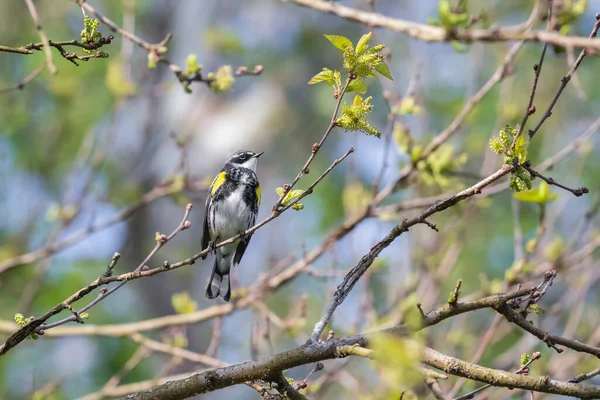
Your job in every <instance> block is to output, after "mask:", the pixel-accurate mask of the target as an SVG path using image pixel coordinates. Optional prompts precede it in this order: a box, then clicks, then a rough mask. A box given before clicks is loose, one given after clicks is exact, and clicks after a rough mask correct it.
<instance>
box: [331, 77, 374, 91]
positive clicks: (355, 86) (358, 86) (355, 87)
mask: <svg viewBox="0 0 600 400" xmlns="http://www.w3.org/2000/svg"><path fill="white" fill-rule="evenodd" d="M332 86H333V85H332ZM350 92H358V93H361V94H365V93H367V85H366V83H365V82H364V81H363V80H362V79H360V78H356V79H354V80H353V81H352V82H351V83H350V85H348V89H346V93H350Z"/></svg>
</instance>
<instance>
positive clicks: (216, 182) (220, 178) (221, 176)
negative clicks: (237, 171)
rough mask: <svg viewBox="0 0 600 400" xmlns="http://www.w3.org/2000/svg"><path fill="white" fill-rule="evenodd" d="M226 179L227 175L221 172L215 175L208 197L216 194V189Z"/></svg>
mask: <svg viewBox="0 0 600 400" xmlns="http://www.w3.org/2000/svg"><path fill="white" fill-rule="evenodd" d="M226 178H227V173H226V172H225V171H223V172H221V173H220V174H219V175H217V177H216V178H215V180H214V181H213V183H212V185H210V186H211V189H210V195H211V196H214V195H215V193H216V192H217V189H219V188H220V187H221V185H222V184H223V183H224V182H225V179H226Z"/></svg>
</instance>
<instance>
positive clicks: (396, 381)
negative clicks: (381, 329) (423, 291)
mask: <svg viewBox="0 0 600 400" xmlns="http://www.w3.org/2000/svg"><path fill="white" fill-rule="evenodd" d="M412 308H415V309H416V307H414V305H413V307H412ZM369 346H370V347H371V348H372V349H373V354H374V360H373V364H374V367H375V369H376V370H377V371H379V372H380V375H381V376H382V378H383V381H384V382H385V386H387V393H385V394H384V393H381V396H376V397H377V398H390V399H391V398H394V399H398V398H404V399H412V398H417V397H416V395H415V394H414V392H412V391H411V390H409V388H411V387H414V386H415V385H416V384H417V383H418V382H420V380H421V379H422V375H421V372H420V371H419V369H418V367H419V360H420V357H421V351H422V350H421V347H420V344H419V342H417V341H414V340H411V341H409V340H406V339H405V338H399V337H395V336H392V335H389V334H378V335H375V336H374V337H373V339H372V340H371V341H370V343H369ZM402 394H403V396H402Z"/></svg>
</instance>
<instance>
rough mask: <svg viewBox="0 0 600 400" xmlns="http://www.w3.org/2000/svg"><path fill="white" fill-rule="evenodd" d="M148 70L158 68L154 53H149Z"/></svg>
mask: <svg viewBox="0 0 600 400" xmlns="http://www.w3.org/2000/svg"><path fill="white" fill-rule="evenodd" d="M148 68H150V69H152V68H156V61H155V60H154V55H153V54H152V53H148Z"/></svg>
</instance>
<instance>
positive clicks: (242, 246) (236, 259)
mask: <svg viewBox="0 0 600 400" xmlns="http://www.w3.org/2000/svg"><path fill="white" fill-rule="evenodd" d="M255 193H256V200H257V202H256V204H257V205H256V206H257V207H258V206H260V195H261V193H260V185H259V184H258V183H257V185H256V189H255ZM255 223H256V214H255V215H254V217H253V218H252V220H251V221H250V225H249V226H248V227H249V228H250V227H252V226H254V224H255ZM250 239H252V234H250V235H248V236H246V237H245V238H244V239H243V240H240V242H239V244H238V246H237V248H236V249H235V255H234V256H233V266H234V267H237V266H238V264H239V263H240V261H242V257H243V256H244V253H245V252H246V248H247V247H248V244H249V243H250Z"/></svg>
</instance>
